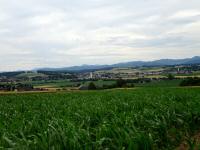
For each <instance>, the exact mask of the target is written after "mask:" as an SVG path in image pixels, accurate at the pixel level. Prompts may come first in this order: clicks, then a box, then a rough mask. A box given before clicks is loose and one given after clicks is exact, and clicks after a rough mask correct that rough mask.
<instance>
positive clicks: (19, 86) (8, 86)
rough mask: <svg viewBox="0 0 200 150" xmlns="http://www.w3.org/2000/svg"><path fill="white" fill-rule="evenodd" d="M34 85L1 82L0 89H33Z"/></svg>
mask: <svg viewBox="0 0 200 150" xmlns="http://www.w3.org/2000/svg"><path fill="white" fill-rule="evenodd" d="M33 89H34V88H33V85H31V84H22V83H18V84H1V85H0V90H1V91H15V90H17V91H31V90H33Z"/></svg>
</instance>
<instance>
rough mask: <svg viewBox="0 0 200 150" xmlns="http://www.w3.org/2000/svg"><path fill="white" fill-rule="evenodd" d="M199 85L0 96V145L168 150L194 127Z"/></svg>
mask: <svg viewBox="0 0 200 150" xmlns="http://www.w3.org/2000/svg"><path fill="white" fill-rule="evenodd" d="M199 99H200V89H199V88H194V89H186V88H180V89H174V88H162V89H159V88H140V89H135V90H109V91H84V92H72V93H62V92H61V93H43V94H42V93H40V94H39V93H35V94H11V95H0V149H7V148H11V149H12V148H13V149H41V150H46V149H77V150H80V149H99V150H102V149H130V150H151V149H169V150H171V149H174V148H175V147H177V145H179V143H180V142H181V140H182V138H183V137H184V136H185V135H190V134H192V133H193V132H195V131H196V130H197V129H199V126H200V101H199Z"/></svg>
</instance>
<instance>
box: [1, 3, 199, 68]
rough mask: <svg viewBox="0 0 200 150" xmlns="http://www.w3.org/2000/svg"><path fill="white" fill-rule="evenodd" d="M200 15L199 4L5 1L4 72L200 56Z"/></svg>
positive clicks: (2, 38) (2, 62)
mask: <svg viewBox="0 0 200 150" xmlns="http://www.w3.org/2000/svg"><path fill="white" fill-rule="evenodd" d="M199 12H200V2H199V1H197V0H190V1H187V0H167V1H160V0H141V1H136V0H124V1H121V0H109V1H108V0H84V1H83V0H73V1H72V0H20V1H19V0H9V1H7V0H0V56H1V58H2V59H1V60H0V64H1V65H0V70H16V69H31V68H34V67H48V66H49V67H59V66H70V65H79V64H87V63H89V64H90V63H91V64H93V63H114V62H118V61H128V60H132V59H136V60H143V59H157V58H159V57H160V56H159V54H160V53H162V54H163V53H165V56H166V57H171V58H173V57H174V54H177V53H181V54H180V55H181V56H180V57H187V56H188V55H191V56H192V55H200V51H198V50H197V49H198V47H199V44H198V43H200V40H199V39H200V37H199V33H200V28H199V27H198V25H200V23H199V22H200V14H199ZM169 49H170V51H169ZM172 50H173V52H171V51H172ZM17 60H20V62H21V63H17ZM102 60H104V61H102Z"/></svg>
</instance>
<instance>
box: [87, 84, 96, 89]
mask: <svg viewBox="0 0 200 150" xmlns="http://www.w3.org/2000/svg"><path fill="white" fill-rule="evenodd" d="M96 89H97V87H96V85H95V84H94V83H93V82H90V83H89V85H88V90H96Z"/></svg>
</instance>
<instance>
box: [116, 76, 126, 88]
mask: <svg viewBox="0 0 200 150" xmlns="http://www.w3.org/2000/svg"><path fill="white" fill-rule="evenodd" d="M124 86H126V81H125V80H123V79H122V78H120V79H118V80H117V87H120V88H121V87H124Z"/></svg>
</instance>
